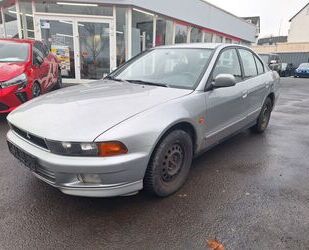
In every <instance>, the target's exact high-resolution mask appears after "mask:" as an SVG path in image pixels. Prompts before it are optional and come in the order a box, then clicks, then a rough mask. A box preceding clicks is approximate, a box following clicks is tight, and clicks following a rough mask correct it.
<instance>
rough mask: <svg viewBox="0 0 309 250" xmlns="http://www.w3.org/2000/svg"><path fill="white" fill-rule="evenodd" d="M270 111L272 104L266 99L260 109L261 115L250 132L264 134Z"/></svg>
mask: <svg viewBox="0 0 309 250" xmlns="http://www.w3.org/2000/svg"><path fill="white" fill-rule="evenodd" d="M272 109H273V102H272V100H271V99H270V98H269V97H267V99H266V101H265V103H264V105H263V107H262V110H261V113H260V115H259V117H258V119H257V123H256V124H255V125H254V126H253V127H252V128H251V131H252V132H254V133H257V134H262V133H264V132H265V130H266V129H267V127H268V124H269V121H270V117H271V112H272Z"/></svg>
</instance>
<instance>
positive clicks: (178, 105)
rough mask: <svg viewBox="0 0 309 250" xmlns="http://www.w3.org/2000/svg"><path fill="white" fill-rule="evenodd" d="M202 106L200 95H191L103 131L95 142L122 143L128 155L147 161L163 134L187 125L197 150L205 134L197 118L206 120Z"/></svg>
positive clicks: (203, 104) (196, 93)
mask: <svg viewBox="0 0 309 250" xmlns="http://www.w3.org/2000/svg"><path fill="white" fill-rule="evenodd" d="M205 105H206V104H205V98H204V96H203V93H199V92H194V93H192V94H190V95H188V96H185V97H182V98H179V99H176V100H172V101H170V102H168V103H165V104H161V105H159V106H157V107H155V108H152V109H150V110H148V111H145V112H143V113H141V114H138V115H136V116H134V117H132V118H131V119H129V120H126V121H124V122H122V123H120V124H119V125H117V126H115V127H114V128H112V129H110V130H109V131H106V132H105V133H103V134H102V135H100V136H99V137H98V138H96V140H95V141H97V142H104V141H115V140H116V141H121V142H123V143H124V144H125V145H126V146H127V147H128V150H129V153H137V152H138V153H147V154H148V158H149V159H150V157H151V154H152V152H153V150H154V149H155V147H156V145H157V144H158V142H159V141H160V139H161V138H162V137H163V136H164V135H165V133H166V132H167V131H168V130H169V129H170V128H172V127H173V126H175V125H177V124H179V123H182V122H186V123H189V124H191V125H192V127H193V128H194V130H195V133H196V138H197V142H196V144H197V146H199V145H201V144H202V138H203V135H204V131H205V124H200V120H201V119H200V118H201V117H205V107H206V106H205Z"/></svg>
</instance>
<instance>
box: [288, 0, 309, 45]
mask: <svg viewBox="0 0 309 250" xmlns="http://www.w3.org/2000/svg"><path fill="white" fill-rule="evenodd" d="M290 23H291V26H290V31H289V37H288V42H289V43H304V42H309V29H308V27H309V3H308V4H307V5H306V6H305V7H304V8H302V9H301V10H300V11H299V12H298V13H297V14H296V15H295V16H294V17H292V18H291V20H290Z"/></svg>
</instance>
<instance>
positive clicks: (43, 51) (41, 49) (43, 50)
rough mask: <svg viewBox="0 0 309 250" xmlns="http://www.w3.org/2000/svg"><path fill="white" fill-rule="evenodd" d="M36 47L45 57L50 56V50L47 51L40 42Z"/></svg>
mask: <svg viewBox="0 0 309 250" xmlns="http://www.w3.org/2000/svg"><path fill="white" fill-rule="evenodd" d="M34 47H35V48H36V49H37V50H39V51H40V52H41V54H42V55H43V57H46V56H47V55H48V54H49V52H48V50H47V49H46V46H44V44H42V43H40V42H36V43H35V44H34Z"/></svg>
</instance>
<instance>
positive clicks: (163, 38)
mask: <svg viewBox="0 0 309 250" xmlns="http://www.w3.org/2000/svg"><path fill="white" fill-rule="evenodd" d="M173 29H174V22H173V21H170V20H166V19H164V18H160V17H158V18H157V31H156V46H161V45H171V44H173Z"/></svg>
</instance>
